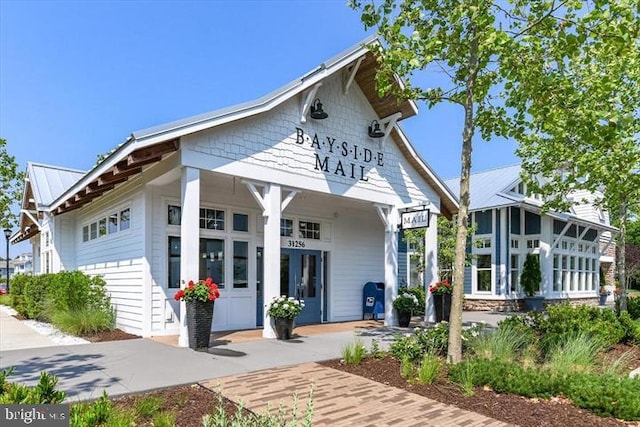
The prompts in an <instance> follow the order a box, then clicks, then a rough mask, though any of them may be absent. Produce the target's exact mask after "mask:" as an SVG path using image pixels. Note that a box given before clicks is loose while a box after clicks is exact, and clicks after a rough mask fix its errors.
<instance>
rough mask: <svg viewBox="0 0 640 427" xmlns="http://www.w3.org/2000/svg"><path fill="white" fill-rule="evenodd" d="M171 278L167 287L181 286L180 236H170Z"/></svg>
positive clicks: (169, 267)
mask: <svg viewBox="0 0 640 427" xmlns="http://www.w3.org/2000/svg"><path fill="white" fill-rule="evenodd" d="M167 270H168V272H169V278H168V281H167V287H169V288H179V287H180V237H174V236H169V265H168V268H167Z"/></svg>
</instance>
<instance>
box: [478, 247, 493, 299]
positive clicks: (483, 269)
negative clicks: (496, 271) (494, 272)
mask: <svg viewBox="0 0 640 427" xmlns="http://www.w3.org/2000/svg"><path fill="white" fill-rule="evenodd" d="M476 283H477V289H478V292H491V255H478V256H477V258H476Z"/></svg>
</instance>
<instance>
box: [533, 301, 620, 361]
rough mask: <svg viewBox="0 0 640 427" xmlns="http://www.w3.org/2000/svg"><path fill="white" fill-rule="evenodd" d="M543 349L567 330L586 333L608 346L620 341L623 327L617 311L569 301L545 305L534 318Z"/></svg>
mask: <svg viewBox="0 0 640 427" xmlns="http://www.w3.org/2000/svg"><path fill="white" fill-rule="evenodd" d="M537 323H538V325H537V327H538V328H539V334H540V336H541V347H542V350H543V352H546V351H548V350H549V349H550V348H551V347H553V346H554V345H555V344H557V343H559V342H561V341H562V339H563V338H564V337H565V336H567V335H569V334H580V333H582V334H588V335H591V336H592V337H593V338H594V339H597V340H599V341H600V342H602V344H603V346H604V347H605V348H609V347H611V346H613V345H615V344H617V343H619V342H621V341H622V340H623V338H624V336H625V331H624V328H623V327H622V325H621V324H620V322H619V321H618V318H617V316H616V314H615V313H614V312H613V310H611V309H608V308H598V307H591V306H587V305H579V306H576V307H573V306H571V305H569V304H559V305H552V306H548V307H547V315H546V316H544V317H541V318H540V319H538V321H537Z"/></svg>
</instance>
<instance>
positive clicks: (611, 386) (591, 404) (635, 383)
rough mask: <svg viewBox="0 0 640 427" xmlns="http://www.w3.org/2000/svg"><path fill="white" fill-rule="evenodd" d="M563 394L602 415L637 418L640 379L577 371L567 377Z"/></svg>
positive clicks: (639, 404) (577, 404) (639, 410)
mask: <svg viewBox="0 0 640 427" xmlns="http://www.w3.org/2000/svg"><path fill="white" fill-rule="evenodd" d="M562 392H563V394H564V395H565V396H566V397H568V398H569V399H571V400H572V401H573V403H574V404H575V405H576V406H578V407H580V408H584V409H587V410H589V411H591V412H594V413H596V414H598V415H600V416H603V417H609V416H611V417H615V418H619V419H623V420H627V421H631V420H640V380H638V379H635V380H634V379H631V378H628V377H618V376H615V375H597V374H593V373H579V374H574V375H571V376H570V377H568V378H567V380H566V385H565V387H563V390H562Z"/></svg>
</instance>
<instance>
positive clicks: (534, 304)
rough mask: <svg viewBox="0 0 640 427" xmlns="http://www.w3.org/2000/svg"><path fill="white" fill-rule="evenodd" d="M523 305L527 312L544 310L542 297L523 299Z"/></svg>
mask: <svg viewBox="0 0 640 427" xmlns="http://www.w3.org/2000/svg"><path fill="white" fill-rule="evenodd" d="M524 305H525V307H527V311H543V310H544V297H542V296H536V297H525V298H524Z"/></svg>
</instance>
